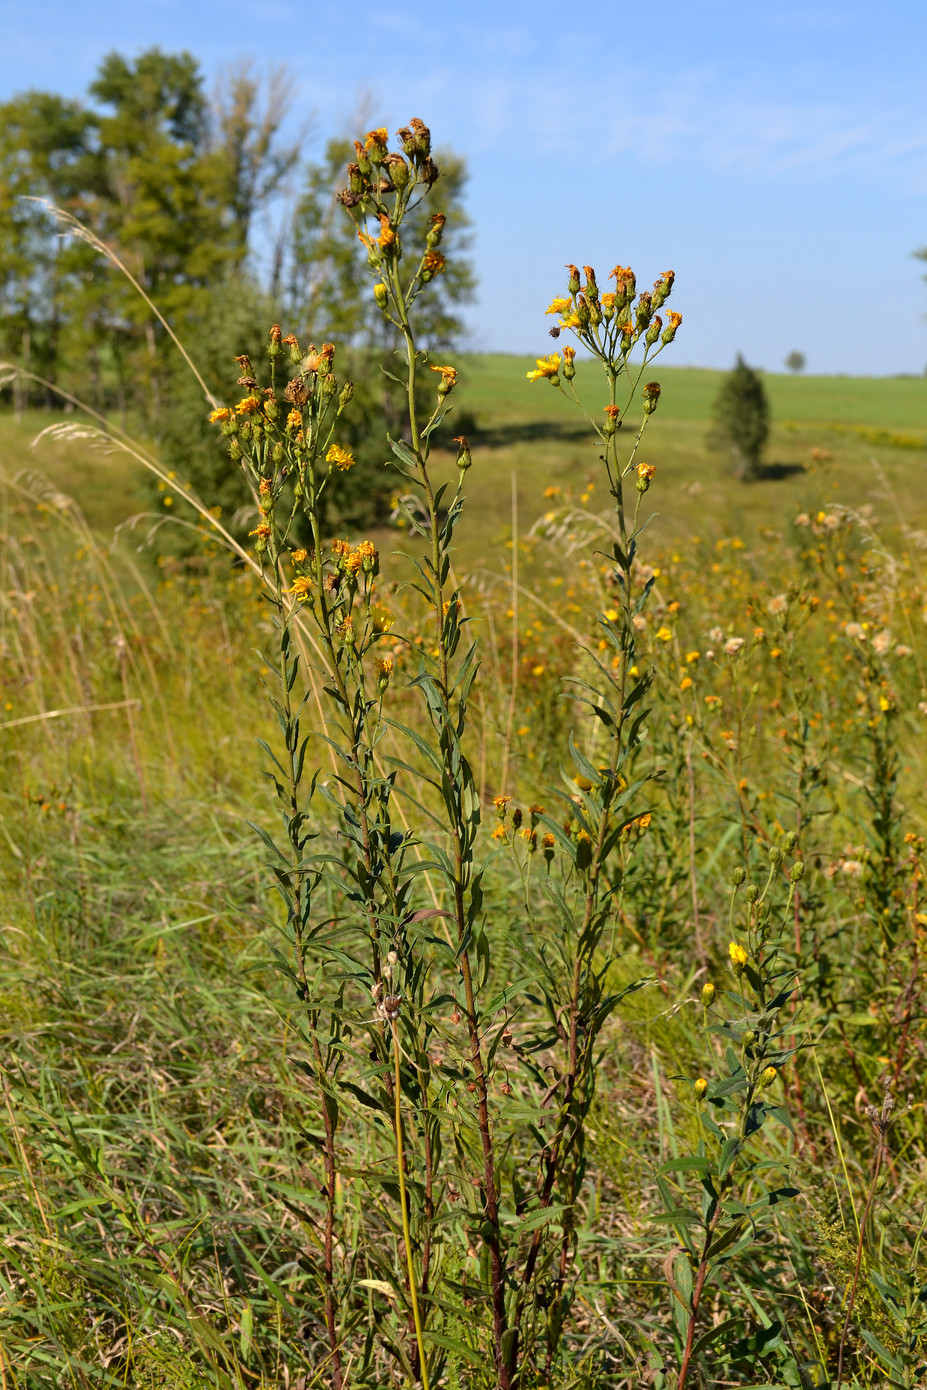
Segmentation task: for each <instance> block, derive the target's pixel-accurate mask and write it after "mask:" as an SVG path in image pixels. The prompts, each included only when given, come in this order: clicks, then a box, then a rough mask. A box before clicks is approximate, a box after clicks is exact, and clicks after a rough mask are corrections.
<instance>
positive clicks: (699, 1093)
mask: <svg viewBox="0 0 927 1390" xmlns="http://www.w3.org/2000/svg"><path fill="white" fill-rule="evenodd" d="M692 1089H693V1091H694V1092H695V1099H696V1100H704V1099H705V1095H706V1093H707V1091H708V1082H707V1081H706V1080H705V1078H704V1076H700V1077H699V1079H698V1081H696V1083H695V1085H694V1086H693V1087H692Z"/></svg>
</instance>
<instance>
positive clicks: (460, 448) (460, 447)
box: [454, 434, 473, 473]
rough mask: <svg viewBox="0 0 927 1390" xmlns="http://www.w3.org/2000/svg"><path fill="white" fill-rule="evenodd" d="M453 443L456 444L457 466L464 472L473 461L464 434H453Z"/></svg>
mask: <svg viewBox="0 0 927 1390" xmlns="http://www.w3.org/2000/svg"><path fill="white" fill-rule="evenodd" d="M454 443H455V444H456V445H457V467H458V468H459V469H460V471H461V473H465V472H466V471H467V469H468V468H469V467H470V465H471V463H472V462H473V455H472V454H471V453H470V445H469V444H468V442H467V436H466V435H465V434H458V435H457V436H455V439H454Z"/></svg>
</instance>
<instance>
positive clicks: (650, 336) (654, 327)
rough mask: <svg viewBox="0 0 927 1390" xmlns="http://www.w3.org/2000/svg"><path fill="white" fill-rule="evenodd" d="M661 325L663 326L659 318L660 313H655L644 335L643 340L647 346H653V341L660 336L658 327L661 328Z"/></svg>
mask: <svg viewBox="0 0 927 1390" xmlns="http://www.w3.org/2000/svg"><path fill="white" fill-rule="evenodd" d="M662 327H663V320H662V319H661V318H660V315H659V314H655V315H654V319H653V323H652V324H651V325H650V327H649V328H648V329H647V334H646V337H645V338H644V342H645V343H646V344H647V346H648V347H649V348H651V347H653V345H654V343H655V342H656V341H657V339H658V338H659V336H660V329H661V328H662Z"/></svg>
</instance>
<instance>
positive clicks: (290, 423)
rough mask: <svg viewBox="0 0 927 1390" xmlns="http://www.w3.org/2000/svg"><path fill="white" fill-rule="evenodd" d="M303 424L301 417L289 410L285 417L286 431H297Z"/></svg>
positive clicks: (294, 411) (295, 411) (296, 412)
mask: <svg viewBox="0 0 927 1390" xmlns="http://www.w3.org/2000/svg"><path fill="white" fill-rule="evenodd" d="M302 422H303V417H302V416H301V415H300V413H299V411H298V410H291V411H290V413H289V415H288V416H287V417H286V427H287V429H288V430H298V429H299V427H300V425H301V424H302Z"/></svg>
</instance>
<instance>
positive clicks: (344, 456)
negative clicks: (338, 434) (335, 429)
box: [325, 444, 357, 473]
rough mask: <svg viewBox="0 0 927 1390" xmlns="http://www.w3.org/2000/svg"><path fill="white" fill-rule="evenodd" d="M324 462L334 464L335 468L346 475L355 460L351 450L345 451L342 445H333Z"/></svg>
mask: <svg viewBox="0 0 927 1390" xmlns="http://www.w3.org/2000/svg"><path fill="white" fill-rule="evenodd" d="M325 462H326V463H333V464H335V466H336V467H338V468H340V469H341V471H342V473H346V472H347V471H348V469H349V468H353V467H354V465H355V463H356V462H357V459H356V458H355V457H354V455H353V454H352V453H351V450H350V449H346V448H345V447H344V445H343V444H333V445H332V446H331V448H330V449H329V451H328V453H327V454H326V455H325Z"/></svg>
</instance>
